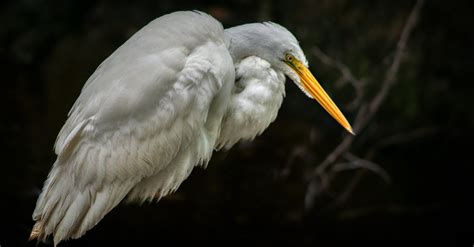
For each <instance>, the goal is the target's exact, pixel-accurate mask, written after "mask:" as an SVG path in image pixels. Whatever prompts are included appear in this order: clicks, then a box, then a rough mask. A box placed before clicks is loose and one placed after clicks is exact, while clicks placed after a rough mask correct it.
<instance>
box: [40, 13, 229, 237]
mask: <svg viewBox="0 0 474 247" xmlns="http://www.w3.org/2000/svg"><path fill="white" fill-rule="evenodd" d="M196 22H199V23H200V29H198V30H196V29H194V28H193V29H191V28H190V24H191V23H196ZM171 23H173V25H172V26H173V28H171V25H170V24H171ZM176 25H178V26H179V28H176ZM155 31H156V33H155ZM182 33H186V34H195V35H191V37H193V38H192V39H185V40H183V41H182V42H177V41H176V40H177V39H176V38H175V39H173V40H175V41H174V42H169V41H168V40H169V38H170V36H171V37H172V36H173V35H177V36H181V35H182ZM165 34H166V36H165ZM164 37H165V38H164ZM223 37H224V36H223V29H222V26H221V25H220V23H218V22H217V21H215V20H214V19H212V18H211V17H209V16H207V15H205V14H202V13H195V12H182V13H175V14H173V15H168V16H164V17H161V18H159V19H157V20H155V21H154V22H152V23H150V24H149V25H148V26H146V27H144V28H143V29H142V30H140V31H139V32H138V33H137V34H135V35H134V36H133V37H132V38H131V39H130V40H128V41H127V42H126V43H125V44H124V45H123V46H122V47H120V48H118V49H117V51H115V52H114V53H113V54H112V55H111V56H110V57H109V58H108V59H107V60H105V61H104V62H103V63H102V64H101V65H100V66H99V68H98V69H97V70H96V72H95V73H94V74H93V75H92V76H91V78H90V79H89V81H88V82H87V83H86V85H85V86H84V88H83V90H82V92H81V95H80V96H79V98H78V100H77V101H76V103H75V104H74V106H73V108H72V110H71V112H70V114H69V118H68V120H67V122H66V123H65V125H64V127H63V129H62V130H61V132H60V134H59V136H58V139H57V142H56V149H55V150H56V153H57V154H58V158H57V160H56V162H55V163H54V165H53V168H52V170H51V172H50V174H49V176H48V179H47V181H46V182H45V185H44V188H43V192H42V193H41V195H40V197H39V199H38V202H37V206H36V209H35V211H34V213H33V219H34V220H35V221H37V223H36V225H35V227H34V231H33V232H32V237H33V238H34V237H37V238H39V239H44V238H45V237H46V236H47V235H50V234H53V235H54V242H55V244H57V243H59V242H60V241H62V240H64V239H68V238H71V237H72V238H77V237H80V236H81V235H83V234H84V232H85V231H87V230H88V229H90V228H91V227H93V226H94V225H95V224H97V223H98V222H99V220H100V219H101V218H102V217H103V216H104V215H105V214H106V213H108V212H109V211H110V210H111V209H112V208H113V207H115V206H116V205H117V204H118V203H119V202H120V201H121V200H122V199H123V198H124V197H125V196H126V195H127V194H129V193H130V191H131V190H132V189H133V188H134V187H140V185H137V184H139V183H140V182H141V181H146V180H147V178H149V177H155V176H158V177H160V176H163V175H159V174H161V173H160V172H163V173H166V174H170V175H172V176H166V178H167V179H166V180H162V181H161V182H162V184H160V185H158V187H157V188H155V189H156V190H162V191H163V192H164V193H162V194H163V195H164V194H166V193H168V192H170V191H172V190H174V189H176V188H177V186H179V184H180V183H181V182H182V180H184V179H185V178H186V177H187V175H188V174H189V172H190V170H191V169H192V167H193V166H194V165H196V164H198V163H205V162H207V160H208V159H209V157H210V155H211V153H212V147H213V146H214V143H215V139H216V138H217V133H218V131H219V129H218V128H215V126H218V125H217V124H215V123H211V122H210V121H219V122H220V120H221V118H222V115H223V112H224V110H225V108H226V105H220V106H219V107H218V108H219V109H215V110H216V112H217V113H219V111H220V112H221V113H220V116H221V117H220V118H219V117H218V116H217V117H213V118H208V111H209V109H211V105H212V104H213V101H214V100H215V99H216V98H219V97H228V96H229V95H230V89H231V86H232V85H233V81H234V67H233V64H232V59H231V57H230V55H229V53H228V51H227V48H226V47H227V44H226V40H225V39H223ZM209 50H212V51H215V52H213V53H209V52H208V51H209ZM221 65H222V66H221ZM224 84H225V85H226V86H224V87H223V85H224ZM218 115H219V114H218ZM208 126H214V128H207V127H208ZM208 143H209V144H208ZM190 146H193V147H194V148H193V149H189V147H190ZM209 146H210V147H211V148H209ZM170 164H176V165H172V166H170ZM132 194H133V193H132ZM141 196H142V197H147V195H146V194H143V195H141Z"/></svg>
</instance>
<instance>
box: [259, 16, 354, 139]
mask: <svg viewBox="0 0 474 247" xmlns="http://www.w3.org/2000/svg"><path fill="white" fill-rule="evenodd" d="M258 29H259V33H258V35H257V36H260V40H261V44H262V45H261V46H260V49H261V51H260V52H261V56H263V58H264V59H266V60H267V61H269V62H270V63H271V64H272V66H273V67H275V68H276V69H279V70H281V71H283V72H284V73H285V75H286V76H288V77H289V78H290V79H291V80H292V81H293V82H294V83H295V84H296V85H297V86H298V87H299V88H300V89H301V90H302V91H303V92H304V93H305V94H306V95H307V96H308V97H310V98H312V99H315V100H316V101H317V102H319V104H321V106H322V107H323V108H324V109H325V110H326V111H327V112H328V113H329V114H330V115H331V116H332V117H333V118H334V119H336V121H337V122H338V123H339V124H341V125H342V126H343V127H344V128H345V129H346V130H347V131H349V132H350V133H352V134H354V132H353V131H352V127H351V125H350V124H349V122H348V121H347V120H346V118H345V117H344V115H343V114H342V113H341V111H340V110H339V108H338V107H337V106H336V104H335V103H334V102H333V101H332V99H331V98H330V97H329V95H328V94H327V93H326V92H325V91H324V89H323V88H322V87H321V85H320V84H319V82H318V81H317V80H316V78H315V77H314V76H313V74H312V73H311V71H310V70H309V69H308V61H307V60H306V57H305V55H304V53H303V50H302V49H301V47H300V46H299V43H298V40H297V39H296V38H295V36H293V34H292V33H291V32H289V31H288V30H287V29H286V28H284V27H283V26H281V25H278V24H276V23H272V22H266V23H262V24H260V28H258Z"/></svg>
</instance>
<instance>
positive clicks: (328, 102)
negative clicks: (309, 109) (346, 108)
mask: <svg viewBox="0 0 474 247" xmlns="http://www.w3.org/2000/svg"><path fill="white" fill-rule="evenodd" d="M287 63H288V65H290V67H291V68H292V69H293V70H294V71H295V72H296V73H297V74H298V76H299V77H300V81H301V83H302V84H303V87H304V89H306V91H307V92H308V93H309V94H310V95H311V96H312V97H313V98H314V99H315V100H316V101H318V103H319V104H321V106H322V107H323V108H324V109H325V110H326V111H327V112H328V113H329V114H330V115H331V116H332V117H333V118H334V119H336V121H337V122H338V123H339V124H340V125H342V127H344V128H345V129H346V130H347V131H349V132H350V133H351V134H353V135H354V131H353V130H352V127H351V125H350V124H349V122H348V121H347V119H346V117H344V115H343V114H342V112H341V111H340V110H339V108H338V107H337V106H336V104H334V102H333V101H332V99H331V98H330V97H329V95H328V94H327V93H326V92H325V91H324V89H323V88H322V87H321V85H320V84H319V82H318V80H316V78H314V76H313V74H311V71H309V69H308V68H306V66H304V65H303V64H302V63H301V62H300V61H298V60H297V59H293V61H291V62H287Z"/></svg>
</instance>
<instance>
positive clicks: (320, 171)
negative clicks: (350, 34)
mask: <svg viewBox="0 0 474 247" xmlns="http://www.w3.org/2000/svg"><path fill="white" fill-rule="evenodd" d="M423 4H424V0H418V1H417V2H416V4H415V6H414V7H413V9H412V10H411V13H410V15H409V17H408V19H407V21H406V23H405V26H404V27H403V31H402V33H401V35H400V39H399V40H398V42H397V47H396V50H395V55H394V57H393V61H392V63H391V65H390V66H389V68H388V70H387V72H386V73H385V76H384V80H383V81H382V84H381V85H382V86H381V88H380V90H379V91H378V93H377V94H376V95H375V97H374V98H373V99H372V100H371V101H370V102H368V103H366V104H362V105H361V106H360V108H359V111H358V112H357V116H356V119H355V121H354V125H353V127H354V131H355V132H356V133H359V132H360V131H362V130H363V129H364V128H366V127H367V125H368V123H369V122H370V120H372V118H373V117H374V115H375V114H376V113H377V112H378V110H379V108H380V106H381V105H382V103H383V102H384V100H385V99H386V97H387V95H388V94H389V92H390V90H391V89H392V88H393V86H394V85H395V84H396V80H395V79H396V75H397V73H398V71H399V68H400V64H401V61H402V58H403V54H404V52H405V48H406V44H407V41H408V39H409V38H410V35H411V33H412V30H413V28H414V26H415V24H416V21H417V19H418V16H419V13H420V10H421V7H422V6H423ZM314 51H315V52H314V53H315V55H316V56H318V57H319V58H320V59H321V61H323V62H324V63H326V64H328V65H332V66H336V67H338V68H339V69H340V70H341V73H343V75H344V73H345V76H347V77H348V78H351V76H352V78H351V80H352V79H353V78H355V77H353V75H352V73H351V72H350V70H349V69H347V70H346V69H345V68H347V66H345V65H343V64H342V63H337V62H335V61H334V60H331V58H329V57H328V56H327V55H325V54H324V53H322V52H321V50H320V49H319V48H317V49H315V50H314ZM341 65H342V66H341ZM344 71H346V72H344ZM347 71H349V72H347ZM354 140H355V137H354V136H352V135H347V136H346V137H345V138H344V139H343V140H342V142H341V143H340V144H339V145H338V146H336V147H335V148H334V150H333V151H332V152H331V153H329V154H328V155H327V156H326V158H325V159H324V161H323V162H322V163H321V164H320V165H319V166H317V167H316V168H315V169H314V170H313V172H312V173H311V175H310V183H309V185H308V190H307V195H306V197H305V205H313V202H312V201H311V200H313V199H314V197H315V196H317V194H315V193H314V192H315V191H317V190H315V188H314V187H320V186H317V185H315V182H316V181H317V180H320V179H321V177H325V175H324V173H325V172H326V170H327V168H328V167H329V166H330V165H331V164H334V162H335V161H336V160H337V159H339V158H340V157H341V155H342V154H344V153H346V152H347V150H348V149H349V148H350V147H351V145H352V143H353V141H354ZM318 178H319V179H318ZM309 192H312V193H309ZM308 193H309V194H311V195H308Z"/></svg>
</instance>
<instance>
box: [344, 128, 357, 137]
mask: <svg viewBox="0 0 474 247" xmlns="http://www.w3.org/2000/svg"><path fill="white" fill-rule="evenodd" d="M346 130H347V131H348V132H349V133H351V134H352V135H353V136H355V135H356V134H355V133H354V130H353V129H352V127H351V126H349V127H347V128H346Z"/></svg>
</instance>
